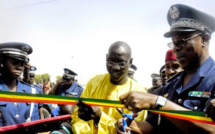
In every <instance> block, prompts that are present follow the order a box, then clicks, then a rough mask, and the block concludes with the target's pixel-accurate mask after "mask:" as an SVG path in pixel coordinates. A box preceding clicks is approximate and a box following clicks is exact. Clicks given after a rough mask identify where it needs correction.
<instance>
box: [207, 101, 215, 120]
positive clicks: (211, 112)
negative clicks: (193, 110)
mask: <svg viewBox="0 0 215 134" xmlns="http://www.w3.org/2000/svg"><path fill="white" fill-rule="evenodd" d="M206 114H207V116H208V117H211V118H212V120H213V121H215V99H212V100H210V102H209V103H208V105H207V108H206Z"/></svg>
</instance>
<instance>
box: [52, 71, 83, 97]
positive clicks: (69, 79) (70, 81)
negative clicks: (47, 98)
mask: <svg viewBox="0 0 215 134" xmlns="http://www.w3.org/2000/svg"><path fill="white" fill-rule="evenodd" d="M75 76H77V74H76V73H75V72H74V71H72V70H70V69H68V68H64V74H63V77H62V78H60V79H59V80H58V81H57V83H56V85H55V86H54V87H53V88H52V89H51V90H50V91H49V95H60V96H65V95H66V94H69V95H72V96H74V97H79V96H80V95H81V93H82V91H83V87H81V86H80V85H79V84H78V83H77V82H75Z"/></svg>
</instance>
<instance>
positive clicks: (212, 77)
mask: <svg viewBox="0 0 215 134" xmlns="http://www.w3.org/2000/svg"><path fill="white" fill-rule="evenodd" d="M184 75H185V72H181V75H180V76H178V77H176V78H175V79H173V80H172V81H170V82H169V83H168V84H167V85H166V87H165V91H164V94H163V96H164V97H166V98H167V99H168V100H171V101H172V102H174V103H176V104H178V105H180V106H183V107H185V108H187V109H191V110H193V111H205V110H206V106H207V103H208V102H209V101H210V100H211V99H212V98H215V96H214V93H215V62H214V60H213V59H212V58H211V57H209V58H208V59H207V60H206V61H205V62H204V63H203V64H202V65H201V67H200V68H199V69H198V70H197V71H196V73H195V74H194V75H193V77H192V78H191V80H190V81H189V83H188V84H187V85H186V86H185V87H184V88H182V84H183V76H184ZM192 91H200V92H210V93H211V94H212V96H211V97H210V98H208V97H206V96H200V97H198V96H190V95H189V93H190V92H192ZM147 122H149V123H150V124H151V125H152V126H153V127H154V128H155V131H156V132H155V133H165V134H167V133H168V132H170V133H172V132H174V133H176V134H177V133H183V132H181V130H179V128H177V127H175V126H174V125H173V124H172V123H171V122H170V121H169V120H167V119H166V118H165V117H163V116H161V120H160V122H159V121H158V115H157V114H153V113H151V114H150V115H149V117H148V118H147ZM167 130H168V131H167Z"/></svg>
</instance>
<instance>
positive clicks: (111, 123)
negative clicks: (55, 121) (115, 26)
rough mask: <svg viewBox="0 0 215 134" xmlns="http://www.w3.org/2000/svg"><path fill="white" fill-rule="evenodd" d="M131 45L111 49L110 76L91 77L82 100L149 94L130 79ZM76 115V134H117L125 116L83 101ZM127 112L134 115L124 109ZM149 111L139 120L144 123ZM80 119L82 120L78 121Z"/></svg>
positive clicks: (112, 98) (109, 60) (119, 42)
mask: <svg viewBox="0 0 215 134" xmlns="http://www.w3.org/2000/svg"><path fill="white" fill-rule="evenodd" d="M131 54H132V53H131V48H130V46H129V45H128V44H127V43H125V42H122V41H117V42H115V43H113V44H112V45H111V46H110V47H109V50H108V54H107V58H106V67H107V70H108V73H106V74H100V75H96V76H94V77H93V78H91V79H90V80H89V81H88V83H87V85H86V88H85V89H84V90H83V92H82V94H81V97H84V98H94V99H106V100H119V96H120V95H122V94H124V93H125V92H128V91H141V92H146V89H144V88H143V87H142V86H141V85H140V84H138V83H137V82H135V81H133V80H132V79H130V78H129V77H128V69H129V68H130V66H131V64H132V57H131ZM77 106H78V107H79V108H76V109H75V111H74V112H73V114H72V130H73V132H74V133H78V134H80V133H85V134H89V133H92V134H97V133H98V134H114V133H116V129H115V123H116V121H117V119H119V118H121V117H122V115H121V114H120V113H119V112H118V111H117V110H116V109H115V108H109V107H98V106H94V107H92V106H89V105H87V104H85V103H83V102H82V101H80V102H79V103H77ZM124 112H125V113H130V111H128V110H127V109H124ZM145 116H146V111H142V112H141V113H140V116H139V117H138V119H139V120H144V119H145ZM78 117H79V118H78Z"/></svg>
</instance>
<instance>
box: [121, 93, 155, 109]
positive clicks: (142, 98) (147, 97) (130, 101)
mask: <svg viewBox="0 0 215 134" xmlns="http://www.w3.org/2000/svg"><path fill="white" fill-rule="evenodd" d="M157 97H158V96H157V95H153V94H150V93H143V92H137V91H130V92H128V93H125V94H123V95H121V96H120V98H119V99H120V102H121V103H122V104H124V105H125V107H126V108H128V110H131V111H132V112H133V113H138V112H140V111H141V110H143V109H149V108H155V107H156V106H155V103H156V100H157ZM131 108H132V109H131Z"/></svg>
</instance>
